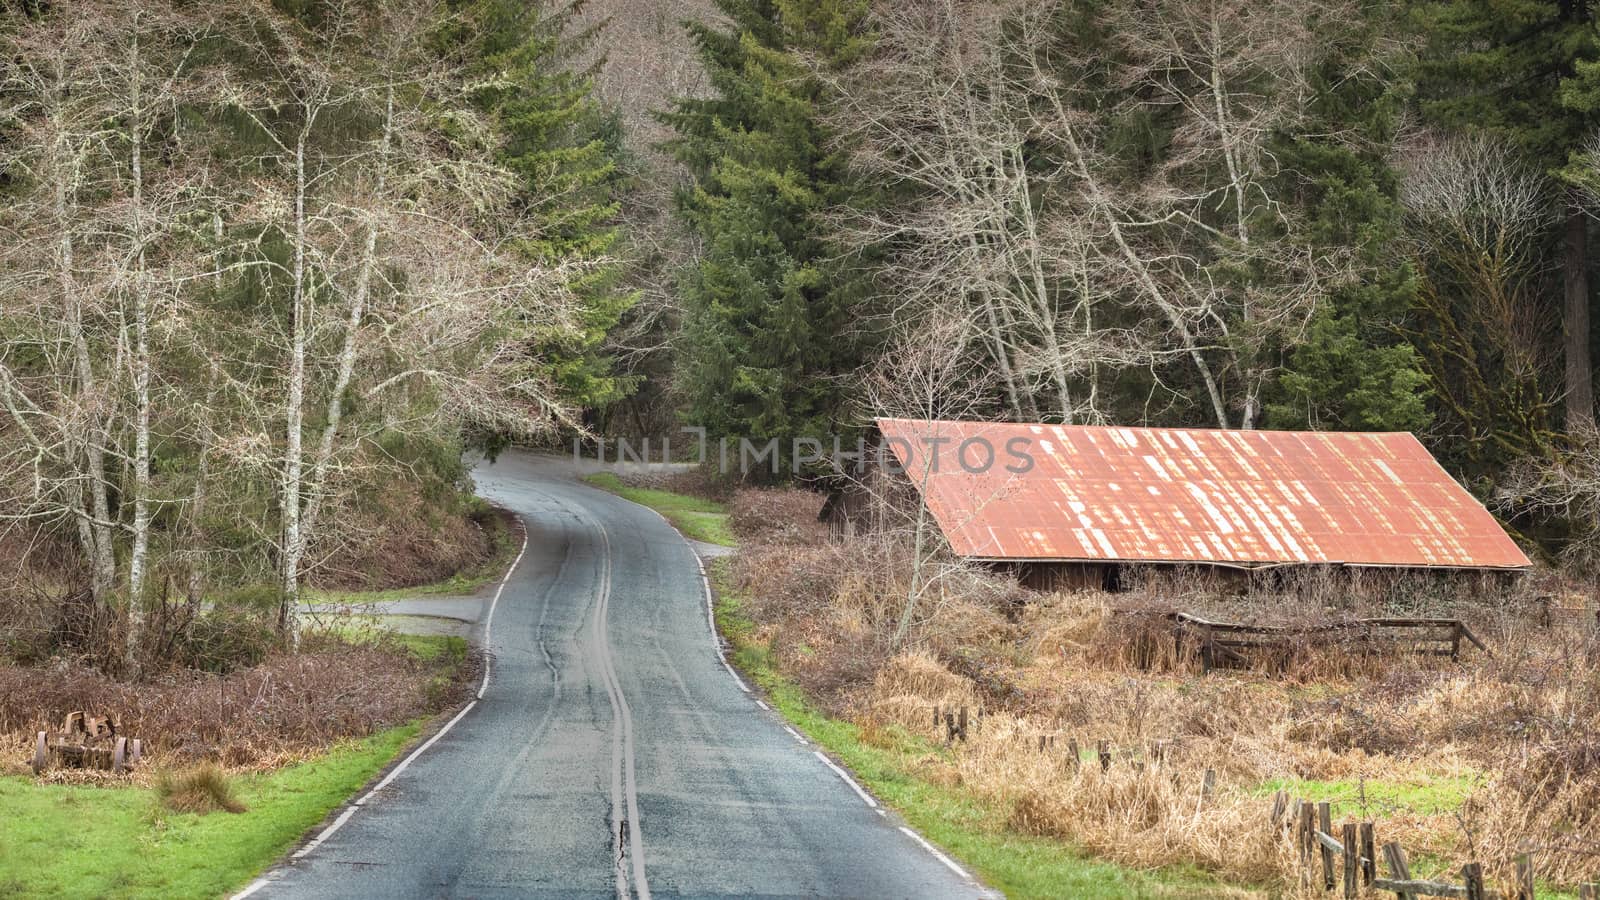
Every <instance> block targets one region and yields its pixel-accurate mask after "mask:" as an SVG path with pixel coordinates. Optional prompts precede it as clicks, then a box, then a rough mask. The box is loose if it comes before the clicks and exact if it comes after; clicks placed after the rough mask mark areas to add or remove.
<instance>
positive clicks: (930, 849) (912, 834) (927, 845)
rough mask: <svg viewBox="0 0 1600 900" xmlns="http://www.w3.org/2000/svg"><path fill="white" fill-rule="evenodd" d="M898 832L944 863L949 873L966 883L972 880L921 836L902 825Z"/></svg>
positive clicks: (965, 871) (964, 871)
mask: <svg viewBox="0 0 1600 900" xmlns="http://www.w3.org/2000/svg"><path fill="white" fill-rule="evenodd" d="M900 830H901V831H903V832H905V833H906V836H907V837H909V838H911V839H912V840H913V841H916V842H917V843H919V844H921V845H922V849H924V850H926V851H928V852H929V853H932V854H933V855H934V858H935V859H937V860H939V862H942V863H944V864H945V866H946V867H947V868H949V870H950V871H952V872H954V873H956V874H957V875H960V876H961V877H962V878H965V879H967V880H968V881H971V880H972V876H971V875H968V874H967V870H966V869H963V868H961V867H960V866H958V865H956V863H955V860H953V859H951V858H950V857H948V856H945V855H944V853H942V852H941V851H940V850H939V848H938V847H935V846H934V845H932V844H930V843H928V841H927V839H926V838H924V837H923V836H922V835H920V834H917V833H916V832H915V831H912V830H911V829H909V828H907V827H905V826H904V825H902V826H900Z"/></svg>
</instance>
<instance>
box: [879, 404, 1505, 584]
mask: <svg viewBox="0 0 1600 900" xmlns="http://www.w3.org/2000/svg"><path fill="white" fill-rule="evenodd" d="M878 427H879V428H880V429H881V430H882V432H883V436H884V440H885V444H886V445H887V446H888V447H889V448H890V449H891V450H892V451H893V453H894V455H895V459H896V461H897V462H898V463H899V464H900V465H901V466H903V467H904V468H905V470H906V474H907V475H908V476H909V477H910V478H911V480H912V482H913V483H914V484H915V485H916V486H917V489H918V490H919V491H921V492H922V494H923V496H924V497H925V498H926V499H927V503H928V508H929V511H930V512H931V513H932V515H933V517H934V518H935V520H937V522H938V523H939V527H940V528H941V529H942V530H943V532H944V534H945V536H946V537H947V538H948V539H949V541H950V545H951V548H952V549H953V550H954V551H955V552H956V553H957V554H960V555H961V556H965V557H969V558H974V559H986V560H1093V561H1099V560H1112V561H1138V562H1203V563H1220V564H1227V565H1238V566H1254V565H1268V564H1278V563H1342V564H1347V565H1360V566H1405V567H1414V566H1422V567H1435V566H1438V567H1452V568H1495V569H1514V568H1523V567H1526V566H1528V565H1529V562H1528V558H1527V557H1526V556H1525V555H1523V553H1522V551H1521V550H1519V549H1518V548H1517V545H1516V544H1515V543H1514V542H1513V541H1512V540H1511V538H1510V537H1508V536H1507V535H1506V533H1505V531H1504V529H1502V528H1501V527H1500V525H1499V523H1497V522H1496V521H1495V520H1494V517H1493V516H1491V515H1490V514H1489V512H1488V511H1487V510H1485V509H1484V508H1483V505H1482V504H1480V503H1479V502H1478V501H1477V500H1476V499H1474V498H1473V496H1472V495H1471V494H1469V493H1468V492H1467V491H1466V490H1465V489H1464V488H1462V487H1461V485H1459V484H1457V483H1456V481H1455V479H1453V478H1451V477H1450V475H1449V473H1447V472H1445V470H1444V469H1443V468H1442V467H1441V466H1440V465H1439V463H1438V462H1437V461H1436V460H1435V459H1434V458H1433V456H1432V454H1430V453H1429V452H1428V451H1427V449H1426V448H1424V447H1423V446H1422V444H1421V443H1420V442H1419V441H1418V440H1417V439H1416V438H1415V437H1413V436H1412V435H1410V434H1408V433H1405V432H1398V433H1387V434H1370V433H1366V434H1364V433H1352V432H1304V431H1215V430H1189V429H1173V428H1108V427H1092V426H1073V425H1029V424H1012V423H994V422H949V421H918V420H908V419H879V420H878ZM930 441H931V442H932V443H930ZM964 444H965V445H966V451H965V454H964V456H965V462H966V463H967V465H965V466H963V465H962V447H963V445H964ZM930 447H936V448H937V452H933V451H932V450H930ZM985 447H990V448H993V451H994V462H993V463H992V464H991V465H989V466H987V467H986V468H984V467H983V463H984V460H985V458H986V450H985ZM908 449H909V450H910V453H909V455H908V453H907V450H908ZM1008 450H1012V451H1020V452H1019V453H1012V452H1008ZM1024 457H1025V458H1026V459H1027V460H1031V462H1032V466H1031V468H1027V470H1026V471H1021V472H1018V471H1011V470H1012V469H1023V468H1025V467H1026V463H1025V462H1023V458H1024ZM1008 467H1009V468H1008ZM935 469H937V471H934V470H935ZM972 469H983V471H971V470H972Z"/></svg>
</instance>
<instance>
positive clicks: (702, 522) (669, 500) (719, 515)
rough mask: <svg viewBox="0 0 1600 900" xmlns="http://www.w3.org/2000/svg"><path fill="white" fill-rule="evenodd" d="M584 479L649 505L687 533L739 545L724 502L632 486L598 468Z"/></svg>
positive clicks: (722, 542) (717, 541) (636, 501)
mask: <svg viewBox="0 0 1600 900" xmlns="http://www.w3.org/2000/svg"><path fill="white" fill-rule="evenodd" d="M583 480H584V481H586V482H588V483H589V484H592V485H594V486H595V487H597V488H600V489H601V490H605V491H610V492H611V493H613V494H616V495H617V496H619V497H621V498H623V499H624V500H632V501H633V502H634V503H638V504H639V505H641V506H648V507H650V508H651V509H653V510H655V511H656V512H658V513H661V514H662V515H663V516H666V517H667V521H669V522H671V523H672V524H673V525H674V526H675V527H676V528H677V529H678V530H679V531H681V532H683V533H684V535H685V536H687V537H690V538H693V539H694V540H697V541H704V542H705V543H707V544H720V545H722V546H724V547H733V546H736V544H737V542H736V541H735V540H734V539H733V532H732V531H731V530H729V528H728V512H727V510H726V509H725V508H724V507H723V505H722V504H721V503H718V502H716V501H714V500H707V499H705V498H703V497H691V496H689V495H687V494H674V493H673V492H671V491H658V490H654V489H652V488H637V487H629V486H628V485H625V484H623V483H622V479H620V478H618V477H617V476H616V475H614V474H612V473H611V472H596V473H595V474H593V475H587V476H584V479H583Z"/></svg>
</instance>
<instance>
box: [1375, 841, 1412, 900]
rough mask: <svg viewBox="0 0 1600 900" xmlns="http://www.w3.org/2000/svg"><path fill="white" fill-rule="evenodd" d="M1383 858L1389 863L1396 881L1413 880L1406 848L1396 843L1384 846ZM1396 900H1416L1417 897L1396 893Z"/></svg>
mask: <svg viewBox="0 0 1600 900" xmlns="http://www.w3.org/2000/svg"><path fill="white" fill-rule="evenodd" d="M1383 858H1384V860H1385V861H1386V862H1388V863H1389V871H1390V872H1391V873H1393V874H1394V878H1395V880H1396V881H1410V880H1411V866H1410V865H1409V864H1408V863H1407V862H1406V851H1405V848H1403V847H1401V846H1400V845H1399V844H1397V843H1395V842H1394V841H1390V842H1389V843H1387V844H1384V845H1383ZM1394 895H1395V897H1396V900H1416V895H1415V894H1413V893H1411V892H1409V891H1395V892H1394Z"/></svg>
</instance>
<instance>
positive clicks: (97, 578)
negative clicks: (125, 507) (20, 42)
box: [54, 64, 117, 604]
mask: <svg viewBox="0 0 1600 900" xmlns="http://www.w3.org/2000/svg"><path fill="white" fill-rule="evenodd" d="M56 76H57V81H58V82H62V81H64V80H65V74H64V73H63V72H61V71H60V69H59V64H58V69H57V72H56ZM55 150H56V153H55V197H54V205H55V215H56V224H57V227H58V228H60V229H61V241H60V244H59V250H58V259H57V263H58V266H59V269H58V272H57V278H58V281H59V286H60V289H61V303H62V306H63V307H64V308H65V312H66V314H67V322H66V324H67V332H68V339H69V341H70V342H71V344H72V355H73V363H74V368H75V369H76V374H77V378H78V402H79V403H81V404H83V407H84V424H83V434H82V439H83V445H82V448H81V449H82V452H83V470H82V472H81V473H80V479H81V481H83V482H86V483H87V485H86V488H87V490H86V493H85V495H84V501H85V502H84V507H85V508H84V509H83V510H82V511H81V512H80V513H79V514H80V515H82V516H84V518H85V522H84V524H83V525H82V526H80V528H79V537H80V539H81V540H82V541H83V544H84V552H85V554H86V555H87V556H88V558H89V593H90V596H91V597H92V598H93V599H94V601H95V603H97V604H98V603H104V602H106V601H107V600H108V599H109V598H110V596H111V593H112V590H113V587H112V586H113V584H114V583H115V581H116V576H117V561H116V555H115V554H114V553H113V552H112V545H111V538H112V535H111V504H110V501H109V499H108V498H107V496H106V463H105V433H104V432H105V427H104V425H103V419H104V412H103V411H102V410H100V409H99V408H98V407H99V399H98V398H97V397H96V396H95V395H96V393H97V391H98V388H99V382H98V380H97V379H96V378H95V373H94V364H93V363H92V361H91V360H90V356H89V341H88V338H87V337H86V336H85V335H84V328H85V324H84V315H83V302H82V298H81V297H80V296H79V295H78V289H77V279H76V273H75V271H74V266H75V264H76V263H75V257H74V246H73V242H72V222H71V217H70V215H69V210H68V207H69V206H70V205H71V204H70V201H69V195H70V194H71V192H72V187H71V186H70V185H69V184H68V183H67V182H68V178H69V177H70V172H71V162H70V160H69V157H70V154H69V153H68V152H67V148H66V147H64V146H61V142H60V141H59V140H58V142H57V146H56V148H55Z"/></svg>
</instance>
